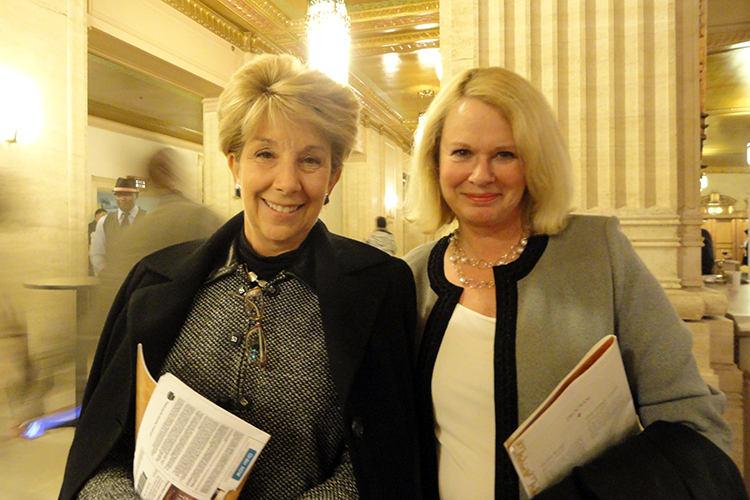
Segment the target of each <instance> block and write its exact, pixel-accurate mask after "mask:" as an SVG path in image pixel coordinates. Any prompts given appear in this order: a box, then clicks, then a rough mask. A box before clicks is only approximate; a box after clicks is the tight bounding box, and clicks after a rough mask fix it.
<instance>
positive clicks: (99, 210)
mask: <svg viewBox="0 0 750 500" xmlns="http://www.w3.org/2000/svg"><path fill="white" fill-rule="evenodd" d="M105 215H107V211H106V210H104V209H103V208H97V209H96V211H95V212H94V220H92V221H91V222H89V240H88V241H89V247H88V249H89V255H91V247H92V246H93V244H94V233H95V232H96V223H97V222H99V219H101V218H102V217H104V216H105ZM94 274H95V273H94V265H93V264H92V263H91V259H89V276H94Z"/></svg>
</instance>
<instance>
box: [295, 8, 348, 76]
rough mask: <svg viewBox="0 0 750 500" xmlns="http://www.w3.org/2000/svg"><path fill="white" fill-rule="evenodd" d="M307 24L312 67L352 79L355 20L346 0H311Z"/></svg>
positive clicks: (327, 73) (331, 74) (328, 73)
mask: <svg viewBox="0 0 750 500" xmlns="http://www.w3.org/2000/svg"><path fill="white" fill-rule="evenodd" d="M306 24H307V39H308V42H309V49H310V54H309V59H310V67H311V68H312V69H318V70H320V71H322V72H323V73H325V74H326V75H328V76H330V77H331V78H332V79H334V80H336V81H337V82H341V83H348V82H349V42H350V41H351V36H350V35H349V29H350V28H351V23H350V21H349V16H348V15H347V14H346V5H345V4H344V0H310V3H309V4H308V7H307V17H306Z"/></svg>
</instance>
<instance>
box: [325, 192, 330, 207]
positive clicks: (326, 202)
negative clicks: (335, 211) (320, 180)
mask: <svg viewBox="0 0 750 500" xmlns="http://www.w3.org/2000/svg"><path fill="white" fill-rule="evenodd" d="M330 201H331V199H330V198H329V197H328V194H326V199H325V201H324V202H323V205H328V203H329V202H330Z"/></svg>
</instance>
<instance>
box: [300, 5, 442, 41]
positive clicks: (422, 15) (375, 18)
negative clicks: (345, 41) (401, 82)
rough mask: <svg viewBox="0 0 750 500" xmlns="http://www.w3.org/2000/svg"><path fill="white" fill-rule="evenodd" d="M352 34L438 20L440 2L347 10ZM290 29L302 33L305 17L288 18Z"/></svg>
mask: <svg viewBox="0 0 750 500" xmlns="http://www.w3.org/2000/svg"><path fill="white" fill-rule="evenodd" d="M348 14H349V19H350V21H351V26H352V31H351V32H352V35H353V36H356V35H357V34H359V33H360V32H363V31H372V30H375V29H377V30H382V29H388V28H405V27H412V26H417V25H419V24H427V23H439V22H440V2H436V1H428V2H421V3H413V4H409V5H396V6H390V7H383V8H380V9H370V10H363V11H354V12H353V11H351V10H350V11H349V12H348ZM288 27H289V29H290V31H292V32H294V33H304V31H305V18H304V17H303V18H300V19H294V20H290V21H289V23H288Z"/></svg>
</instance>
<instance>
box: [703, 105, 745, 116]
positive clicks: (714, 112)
mask: <svg viewBox="0 0 750 500" xmlns="http://www.w3.org/2000/svg"><path fill="white" fill-rule="evenodd" d="M707 112H708V116H735V115H750V107H749V106H744V107H739V108H723V109H709V110H707Z"/></svg>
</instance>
